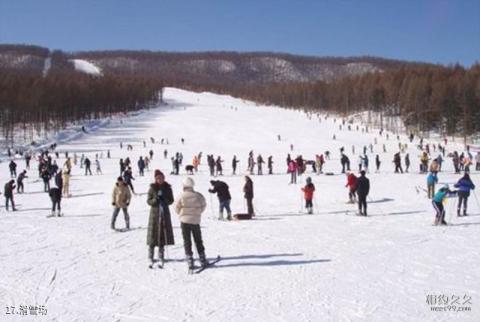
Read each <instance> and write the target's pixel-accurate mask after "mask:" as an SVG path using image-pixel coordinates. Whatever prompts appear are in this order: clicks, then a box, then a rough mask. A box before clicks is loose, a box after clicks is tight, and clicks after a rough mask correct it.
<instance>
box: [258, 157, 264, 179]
mask: <svg viewBox="0 0 480 322" xmlns="http://www.w3.org/2000/svg"><path fill="white" fill-rule="evenodd" d="M264 163H265V161H264V160H263V157H262V155H261V154H259V155H258V157H257V173H258V175H259V176H260V175H263V170H262V167H263V164H264Z"/></svg>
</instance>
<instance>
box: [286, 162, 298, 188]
mask: <svg viewBox="0 0 480 322" xmlns="http://www.w3.org/2000/svg"><path fill="white" fill-rule="evenodd" d="M288 173H290V184H292V183H295V184H297V163H296V162H295V160H290V163H289V164H288Z"/></svg>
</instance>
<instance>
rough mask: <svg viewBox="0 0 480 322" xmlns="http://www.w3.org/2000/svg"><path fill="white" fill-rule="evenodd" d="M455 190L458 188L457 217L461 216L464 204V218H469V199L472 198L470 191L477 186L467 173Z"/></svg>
mask: <svg viewBox="0 0 480 322" xmlns="http://www.w3.org/2000/svg"><path fill="white" fill-rule="evenodd" d="M455 188H458V207H457V216H459V217H460V216H462V215H461V209H462V203H463V216H467V202H468V197H469V196H470V190H474V189H475V185H474V184H473V182H472V179H470V175H469V174H468V173H465V175H464V176H463V177H462V178H461V179H460V180H458V182H457V183H456V184H455Z"/></svg>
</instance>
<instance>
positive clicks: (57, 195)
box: [48, 177, 62, 217]
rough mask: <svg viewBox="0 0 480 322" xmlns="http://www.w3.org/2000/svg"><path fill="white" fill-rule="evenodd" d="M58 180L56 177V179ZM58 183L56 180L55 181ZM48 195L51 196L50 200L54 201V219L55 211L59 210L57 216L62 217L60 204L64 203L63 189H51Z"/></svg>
mask: <svg viewBox="0 0 480 322" xmlns="http://www.w3.org/2000/svg"><path fill="white" fill-rule="evenodd" d="M55 179H56V177H55ZM55 181H56V180H55ZM48 195H49V196H50V200H51V201H52V215H51V216H52V217H53V216H55V210H57V216H58V217H60V216H61V213H60V212H61V210H62V209H61V206H60V203H61V201H62V190H61V188H57V187H53V188H51V189H50V191H49V193H48Z"/></svg>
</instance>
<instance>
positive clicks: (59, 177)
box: [50, 171, 63, 191]
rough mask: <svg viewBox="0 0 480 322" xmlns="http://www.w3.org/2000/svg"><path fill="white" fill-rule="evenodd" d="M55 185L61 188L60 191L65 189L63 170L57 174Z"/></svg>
mask: <svg viewBox="0 0 480 322" xmlns="http://www.w3.org/2000/svg"><path fill="white" fill-rule="evenodd" d="M55 185H56V186H57V187H58V188H59V189H60V191H62V189H63V173H62V171H59V172H58V173H57V174H56V175H55ZM50 190H51V189H50Z"/></svg>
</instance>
